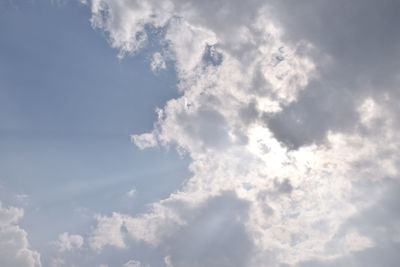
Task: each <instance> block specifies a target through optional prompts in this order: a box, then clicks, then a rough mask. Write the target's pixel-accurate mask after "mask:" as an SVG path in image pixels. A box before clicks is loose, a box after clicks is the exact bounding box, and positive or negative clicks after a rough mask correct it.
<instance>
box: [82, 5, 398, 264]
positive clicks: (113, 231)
mask: <svg viewBox="0 0 400 267" xmlns="http://www.w3.org/2000/svg"><path fill="white" fill-rule="evenodd" d="M322 2H324V1H322ZM286 4H288V2H287V1H282V3H279V4H278V3H277V2H275V1H270V3H267V4H266V3H265V1H257V0H252V1H245V2H243V1H179V0H176V1H162V2H161V3H160V2H159V1H150V0H148V1H124V0H119V1H111V0H110V1H109V0H96V1H94V0H93V1H91V3H90V7H91V10H92V19H91V21H92V24H93V26H94V27H99V28H101V29H103V30H104V31H105V32H107V33H108V35H109V41H110V43H111V45H112V46H113V47H115V48H118V49H119V50H120V52H121V55H124V54H127V53H129V54H134V53H137V52H138V51H139V50H140V49H141V48H142V47H144V46H145V45H146V42H147V41H148V39H149V36H152V35H153V34H154V32H161V33H162V34H160V35H159V36H158V37H159V42H160V44H162V47H163V51H159V52H156V53H155V54H154V56H153V58H152V61H151V63H150V64H151V68H152V69H153V70H159V69H164V68H165V67H166V65H165V61H171V62H173V63H174V66H175V70H176V73H177V76H178V80H179V84H178V87H179V90H181V92H182V96H180V97H179V98H176V99H171V100H170V101H168V102H167V103H166V105H165V106H164V107H163V108H162V109H159V110H158V120H157V121H156V122H155V124H154V129H153V130H152V131H151V132H150V133H144V134H139V135H133V137H132V140H133V141H134V142H135V144H136V145H137V146H138V147H139V148H141V149H144V148H147V147H156V146H165V147H169V146H174V147H176V149H177V150H178V151H179V152H180V153H184V154H187V155H189V156H190V157H191V159H192V163H191V165H190V170H191V172H192V173H193V176H192V177H191V179H190V180H189V181H188V182H187V183H186V184H185V185H184V186H183V187H182V188H181V190H179V191H178V192H176V193H173V194H171V195H170V197H169V198H167V199H165V200H162V201H160V202H157V203H154V204H153V205H152V206H151V210H150V211H149V212H147V213H143V214H141V215H138V216H135V217H131V216H129V215H124V214H120V213H113V215H112V216H110V217H107V216H99V217H97V221H98V225H97V227H96V228H95V229H93V232H92V233H91V238H90V240H89V243H90V247H91V248H92V249H94V250H96V251H98V252H100V251H101V250H102V249H103V248H104V247H106V246H114V247H117V248H126V247H127V240H128V239H129V240H130V242H132V241H134V242H139V243H140V242H144V243H145V244H148V245H149V247H151V248H154V249H155V248H157V249H159V250H161V251H163V253H164V254H163V260H164V263H165V264H167V265H168V266H286V265H285V264H288V265H302V264H304V263H306V264H310V265H309V266H311V264H320V265H321V266H323V265H324V264H325V263H327V264H330V263H332V262H335V261H340V260H341V259H346V257H347V258H348V257H359V258H357V260H354V262H355V264H360V266H362V262H363V260H364V258H363V257H362V255H363V254H362V252H364V251H368V250H373V249H375V248H379V247H381V246H389V247H393V246H392V245H391V244H392V243H393V242H394V243H396V242H397V241H396V240H397V237H396V236H398V219H399V218H398V217H399V214H398V212H397V213H395V214H392V215H391V216H386V217H385V220H384V221H371V220H369V219H368V223H357V220H361V219H360V218H370V217H369V215H368V212H369V211H370V209H372V207H374V205H378V206H379V205H382V206H380V207H381V208H382V207H384V208H385V206H384V204H382V203H385V201H386V200H385V196H386V194H387V191H388V190H390V187H391V185H393V184H396V185H397V184H398V182H399V175H398V166H399V162H400V161H399V160H400V158H399V155H398V153H397V151H398V150H399V148H400V147H399V145H400V140H399V138H398V135H397V134H396V132H397V131H396V129H398V123H399V122H398V120H397V119H396V118H397V116H396V114H397V113H396V112H397V111H398V108H397V107H395V105H394V103H395V102H396V101H395V99H398V96H397V94H396V91H394V89H393V88H398V85H399V83H398V80H396V79H395V78H393V75H394V74H393V73H395V72H394V71H393V70H391V72H390V73H389V72H388V73H387V74H386V75H387V76H388V79H390V80H391V81H392V82H387V83H382V84H379V83H377V79H378V78H377V77H376V75H375V72H374V71H373V70H372V69H368V67H365V68H366V70H365V73H371V75H370V76H368V77H367V76H365V75H364V73H360V72H358V71H355V72H354V75H353V77H351V78H352V79H350V78H349V77H348V76H347V75H348V73H347V72H342V71H341V69H340V68H341V67H342V66H344V67H343V68H345V69H346V68H347V67H348V65H346V64H350V63H352V64H355V66H356V67H361V66H362V62H363V61H362V60H361V59H360V58H358V57H357V56H356V55H355V54H356V53H357V51H356V50H354V54H352V55H349V57H347V58H346V55H345V54H346V53H347V52H344V51H342V50H340V49H339V48H336V47H335V45H338V44H333V43H329V40H330V39H329V38H330V36H326V35H325V32H318V33H319V34H320V36H313V35H310V34H309V33H308V32H307V31H306V30H307V28H306V25H307V23H309V22H308V21H307V20H306V19H304V16H303V17H301V18H300V17H296V16H291V14H288V11H287V9H291V8H289V7H287V6H285V5H286ZM296 5H297V4H296ZM304 5H305V6H306V7H308V8H313V6H314V5H315V12H316V14H315V17H318V16H322V14H323V12H324V10H325V9H324V8H326V7H330V4H328V3H327V1H325V2H324V4H321V3H320V2H318V4H316V3H314V2H313V1H306V3H305V4H304ZM366 5H368V6H370V7H371V8H372V7H374V4H371V3H368V4H366ZM306 7H304V8H306ZM332 8H335V7H332ZM350 8H353V7H352V6H351V7H350ZM328 10H329V9H328ZM280 12H282V14H283V16H282V18H280V17H279V15H277V14H279V13H280ZM299 12H300V13H301V12H305V11H304V10H303V9H300V10H299ZM378 12H384V11H382V10H380V9H378ZM345 16H346V15H345ZM303 19H304V21H303ZM338 19H340V18H338ZM363 19H364V17H361V18H360V20H361V21H362V20H363ZM302 23H303V24H302ZM320 23H323V21H321V22H320ZM328 26H329V25H327V27H328ZM332 27H335V25H334V26H332ZM338 27H339V26H338ZM354 27H359V28H358V29H357V28H356V29H353V31H356V32H357V33H358V31H361V30H363V29H364V28H363V27H364V26H363V25H362V24H360V25H356V26H354ZM296 29H298V30H299V32H303V33H304V37H303V36H300V37H299V36H297V35H296V34H294V33H293V32H294V31H295V30H296ZM343 30H344V31H345V29H343ZM336 32H338V31H336ZM339 32H340V30H339ZM326 34H335V31H333V30H332V33H326ZM350 36H351V35H350ZM334 37H335V36H334ZM337 37H338V38H341V35H340V34H338V36H337ZM348 38H350V39H351V37H348ZM360 38H361V37H360ZM351 40H352V41H353V42H354V44H351V43H350V44H347V48H348V49H355V48H354V47H353V46H356V41H357V40H353V39H351ZM332 42H335V40H332ZM352 45H353V46H352ZM367 48H368V49H370V48H369V47H366V49H367ZM390 49H392V50H391V51H393V52H394V51H396V48H392V47H390ZM346 60H349V61H346ZM396 66H397V65H396ZM346 70H348V71H350V70H349V69H346ZM372 74H373V75H372ZM374 75H375V76H374ZM397 77H398V76H397ZM396 82H397V83H396ZM380 86H381V87H380ZM380 90H381V91H380ZM382 92H383V93H382ZM394 199H396V200H398V198H396V197H394ZM382 228H383V229H385V231H390V232H393V233H396V234H395V235H393V236H392V237H391V239H385V238H380V237H379V235H378V234H376V233H377V232H379V231H380V230H379V229H382ZM381 237H382V236H381ZM392 239H393V241H391V240H392ZM357 253H358V254H357ZM374 253H379V250H378V249H376V251H375V252H374ZM360 255H361V256H360ZM379 255H380V254H379ZM393 257H395V255H394V256H393ZM307 262H308V263H307ZM135 264H136V263H135ZM129 266H130V265H129ZM134 266H136V265H134ZM307 266H308V265H307ZM318 266H319V265H318ZM357 266H358V265H357ZM377 266H378V265H377Z"/></svg>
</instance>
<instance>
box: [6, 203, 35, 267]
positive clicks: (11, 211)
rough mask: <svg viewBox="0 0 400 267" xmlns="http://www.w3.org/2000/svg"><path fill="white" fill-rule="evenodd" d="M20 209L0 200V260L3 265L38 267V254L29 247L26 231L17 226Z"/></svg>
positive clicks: (22, 212)
mask: <svg viewBox="0 0 400 267" xmlns="http://www.w3.org/2000/svg"><path fill="white" fill-rule="evenodd" d="M23 215H24V211H23V210H22V209H19V208H16V207H4V206H2V203H1V202H0V262H1V265H3V266H15V267H40V266H42V264H41V262H40V254H39V253H38V252H36V251H33V250H31V249H29V242H28V239H27V233H26V232H25V231H24V230H23V229H21V228H20V227H19V226H18V224H17V223H18V221H19V220H20V219H21V218H22V216H23Z"/></svg>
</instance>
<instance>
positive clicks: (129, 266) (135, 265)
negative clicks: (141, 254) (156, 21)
mask: <svg viewBox="0 0 400 267" xmlns="http://www.w3.org/2000/svg"><path fill="white" fill-rule="evenodd" d="M122 266H123V267H142V266H143V265H142V264H141V263H140V261H137V260H130V261H128V262H126V263H124V264H123V265H122Z"/></svg>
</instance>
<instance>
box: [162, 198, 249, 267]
mask: <svg viewBox="0 0 400 267" xmlns="http://www.w3.org/2000/svg"><path fill="white" fill-rule="evenodd" d="M248 208H249V203H247V201H244V200H241V199H239V198H238V197H237V196H236V194H235V193H233V192H223V193H222V194H221V195H220V196H217V197H213V198H210V199H208V200H207V201H206V202H205V203H203V204H202V206H201V207H200V208H199V209H198V210H190V211H189V214H186V216H187V217H190V219H189V220H188V223H187V224H186V226H184V227H183V228H181V229H180V230H179V231H177V232H176V233H175V234H174V235H173V236H172V237H171V238H169V239H168V240H166V241H165V244H166V247H167V253H168V254H169V255H170V260H171V263H172V264H173V266H175V267H180V266H193V267H195V266H210V267H212V266H221V267H222V266H232V267H233V266H246V265H247V263H248V261H249V260H250V259H249V257H250V255H251V254H250V253H251V251H252V249H253V243H252V241H251V238H250V236H249V235H248V234H247V232H246V230H245V227H244V225H243V220H245V219H246V218H247V213H248Z"/></svg>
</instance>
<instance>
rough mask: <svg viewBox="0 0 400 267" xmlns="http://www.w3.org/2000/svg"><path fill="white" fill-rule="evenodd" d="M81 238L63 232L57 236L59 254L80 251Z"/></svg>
mask: <svg viewBox="0 0 400 267" xmlns="http://www.w3.org/2000/svg"><path fill="white" fill-rule="evenodd" d="M83 243H84V241H83V237H82V236H80V235H70V234H69V233H67V232H65V233H62V234H60V235H59V236H58V241H57V246H58V250H59V251H60V252H64V251H72V250H76V249H80V248H81V247H82V246H83Z"/></svg>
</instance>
